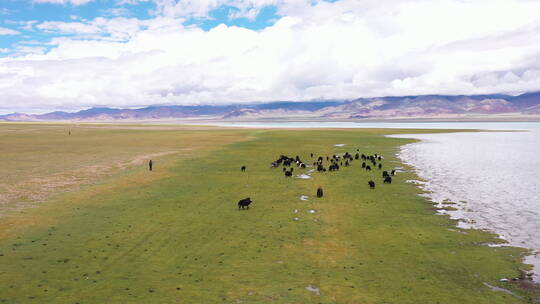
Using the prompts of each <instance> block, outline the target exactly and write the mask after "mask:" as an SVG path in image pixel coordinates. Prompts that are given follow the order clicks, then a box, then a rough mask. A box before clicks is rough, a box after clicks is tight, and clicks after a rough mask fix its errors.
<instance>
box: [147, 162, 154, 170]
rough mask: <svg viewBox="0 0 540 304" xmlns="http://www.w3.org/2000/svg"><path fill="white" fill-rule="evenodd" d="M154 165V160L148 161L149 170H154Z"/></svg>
mask: <svg viewBox="0 0 540 304" xmlns="http://www.w3.org/2000/svg"><path fill="white" fill-rule="evenodd" d="M153 166H154V163H152V160H150V161H149V162H148V170H150V171H152V167H153Z"/></svg>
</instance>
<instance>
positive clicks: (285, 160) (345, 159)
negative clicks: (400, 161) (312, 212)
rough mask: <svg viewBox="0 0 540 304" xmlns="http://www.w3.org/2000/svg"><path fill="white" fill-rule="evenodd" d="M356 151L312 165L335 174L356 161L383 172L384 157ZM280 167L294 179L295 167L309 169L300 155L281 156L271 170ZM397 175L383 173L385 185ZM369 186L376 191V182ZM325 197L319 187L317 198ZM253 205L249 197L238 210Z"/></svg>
mask: <svg viewBox="0 0 540 304" xmlns="http://www.w3.org/2000/svg"><path fill="white" fill-rule="evenodd" d="M356 151H357V152H356V153H355V154H354V156H353V155H352V154H349V152H345V153H344V154H341V155H335V154H334V155H332V156H326V157H322V156H319V157H318V158H317V160H316V161H314V162H312V165H313V167H315V168H316V170H317V171H318V172H326V171H329V172H335V171H339V169H340V167H343V166H345V167H348V166H350V165H351V164H352V162H353V161H355V160H356V161H362V169H364V170H366V171H371V170H372V169H371V168H372V166H373V168H378V169H379V170H382V167H383V165H382V160H383V157H382V156H381V155H378V154H374V155H365V154H363V153H362V154H360V153H359V152H358V149H356ZM310 157H311V158H312V159H313V158H314V155H313V153H311V154H310ZM325 161H326V163H325ZM325 165H327V167H325ZM279 166H282V167H283V174H284V175H285V177H292V175H293V171H294V167H293V166H296V167H297V168H302V169H305V168H307V167H309V166H308V165H307V164H306V163H305V162H303V161H302V160H301V159H300V157H299V156H298V155H297V156H296V157H294V158H293V157H288V156H286V155H280V156H279V158H278V159H277V160H275V161H274V162H272V163H271V165H270V167H271V168H278V167H279ZM240 170H241V171H242V172H245V171H246V166H242V167H241V168H240ZM395 174H396V170H392V171H390V173H388V171H382V178H383V183H385V184H391V183H392V177H391V175H392V176H393V175H395ZM368 186H369V187H370V188H371V189H374V188H375V182H374V181H373V180H370V181H368ZM323 195H324V193H323V188H322V187H320V186H319V187H318V188H317V197H319V198H320V197H323ZM251 203H252V200H251V198H249V197H248V198H245V199H242V200H240V201H238V209H249V205H250V204H251Z"/></svg>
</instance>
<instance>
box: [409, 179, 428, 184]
mask: <svg viewBox="0 0 540 304" xmlns="http://www.w3.org/2000/svg"><path fill="white" fill-rule="evenodd" d="M405 182H406V183H409V184H415V185H424V184H425V183H426V182H423V181H419V180H416V179H408V180H406V181H405Z"/></svg>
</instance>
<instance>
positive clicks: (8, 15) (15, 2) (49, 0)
mask: <svg viewBox="0 0 540 304" xmlns="http://www.w3.org/2000/svg"><path fill="white" fill-rule="evenodd" d="M42 1H45V2H39V1H34V0H2V1H1V2H0V27H1V28H4V29H8V30H13V31H15V32H18V33H19V34H17V35H0V49H4V52H1V53H0V56H9V55H12V54H14V53H15V52H16V48H17V46H20V45H28V42H30V43H31V44H32V45H36V43H35V42H41V44H40V45H41V46H42V47H45V48H47V49H49V48H50V47H51V46H48V45H46V42H47V41H49V40H50V39H51V38H54V37H61V36H70V35H72V34H69V33H50V32H45V31H39V30H36V28H35V25H38V24H40V23H43V22H47V21H60V22H73V21H77V20H92V19H95V18H98V17H104V18H113V17H125V18H136V19H139V20H145V19H146V20H149V19H152V18H155V17H156V15H157V14H158V13H157V12H156V9H157V4H156V3H155V2H153V1H133V2H132V3H130V2H127V3H122V1H119V0H95V1H90V2H87V3H83V4H73V3H70V2H69V0H42ZM58 1H60V2H62V1H66V2H67V3H65V4H64V3H58ZM81 1H84V0H81ZM329 2H333V1H329ZM239 11H240V10H239V9H238V8H237V7H235V6H230V5H220V6H218V7H216V8H212V9H211V10H210V11H209V12H208V15H206V16H189V15H188V16H180V17H182V18H184V19H185V21H184V24H185V25H193V26H197V27H199V28H201V29H203V30H205V31H208V30H210V29H212V28H214V27H216V26H218V25H220V24H225V25H228V26H239V27H244V28H248V29H253V30H261V29H264V28H265V27H268V26H271V25H272V24H274V22H275V21H276V20H278V19H279V17H280V16H278V15H277V9H276V6H275V5H265V6H262V7H260V10H259V11H258V14H257V15H256V17H255V18H247V17H231V16H232V14H234V13H235V12H239ZM28 22H31V25H30V26H29V25H28Z"/></svg>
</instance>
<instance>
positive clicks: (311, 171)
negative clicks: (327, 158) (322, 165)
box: [307, 169, 315, 173]
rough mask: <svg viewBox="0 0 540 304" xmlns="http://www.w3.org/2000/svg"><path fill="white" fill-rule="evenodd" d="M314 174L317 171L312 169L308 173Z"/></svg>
mask: <svg viewBox="0 0 540 304" xmlns="http://www.w3.org/2000/svg"><path fill="white" fill-rule="evenodd" d="M313 172H315V169H311V170H309V171H308V172H307V173H313Z"/></svg>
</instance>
